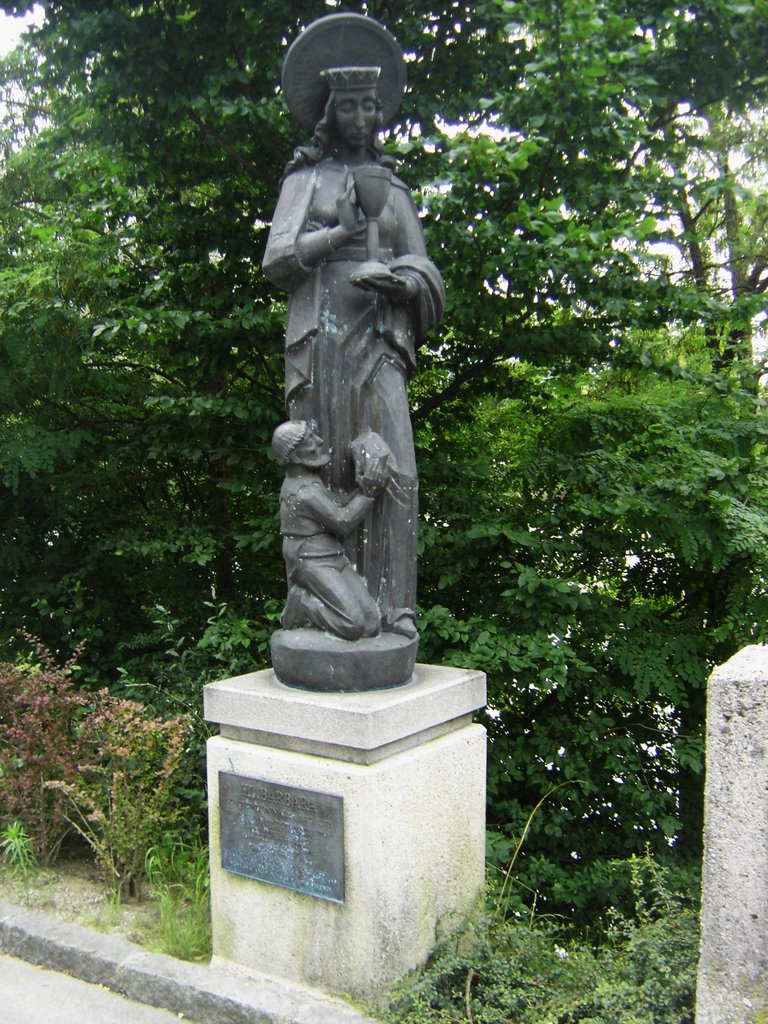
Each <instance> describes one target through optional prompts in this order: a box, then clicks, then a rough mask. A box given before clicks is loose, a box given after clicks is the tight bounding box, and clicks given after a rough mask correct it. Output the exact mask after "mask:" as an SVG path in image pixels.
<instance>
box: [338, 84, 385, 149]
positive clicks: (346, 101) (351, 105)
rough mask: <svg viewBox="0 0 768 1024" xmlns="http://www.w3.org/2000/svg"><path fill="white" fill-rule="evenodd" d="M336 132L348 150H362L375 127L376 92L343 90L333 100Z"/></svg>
mask: <svg viewBox="0 0 768 1024" xmlns="http://www.w3.org/2000/svg"><path fill="white" fill-rule="evenodd" d="M335 111H336V131H337V132H338V135H339V140H340V141H341V142H342V143H343V144H344V145H346V146H349V147H350V149H363V148H364V147H365V146H366V145H367V144H368V141H369V140H370V138H371V136H372V135H373V130H374V128H375V126H376V90H375V89H374V88H372V87H365V88H361V89H345V90H344V91H343V92H339V93H338V94H337V96H336V100H335Z"/></svg>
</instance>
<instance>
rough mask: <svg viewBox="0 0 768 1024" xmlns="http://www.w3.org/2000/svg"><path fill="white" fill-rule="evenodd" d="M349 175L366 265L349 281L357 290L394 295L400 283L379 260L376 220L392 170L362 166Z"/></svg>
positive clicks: (401, 285)
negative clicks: (360, 217) (363, 222)
mask: <svg viewBox="0 0 768 1024" xmlns="http://www.w3.org/2000/svg"><path fill="white" fill-rule="evenodd" d="M352 176H353V179H354V182H355V195H356V196H357V203H358V206H359V207H360V209H361V210H362V211H363V215H364V216H365V220H366V237H365V242H366V256H367V260H366V262H365V263H361V264H360V266H359V267H358V268H357V270H356V271H355V273H354V274H353V275H352V280H353V282H354V283H355V284H356V285H357V286H358V287H359V288H365V289H367V290H368V291H378V292H384V293H385V294H392V295H396V294H397V293H398V292H399V291H400V290H401V289H402V287H403V282H402V281H401V280H400V279H399V278H397V277H396V276H395V275H394V274H393V273H392V271H391V270H390V269H389V268H388V267H387V265H386V264H385V263H382V262H381V260H380V259H379V217H380V216H381V214H382V212H383V210H384V207H385V206H386V205H387V198H388V197H389V187H390V183H391V181H392V171H391V170H390V168H389V167H382V166H381V164H365V165H364V166H362V167H356V168H355V169H354V171H353V172H352Z"/></svg>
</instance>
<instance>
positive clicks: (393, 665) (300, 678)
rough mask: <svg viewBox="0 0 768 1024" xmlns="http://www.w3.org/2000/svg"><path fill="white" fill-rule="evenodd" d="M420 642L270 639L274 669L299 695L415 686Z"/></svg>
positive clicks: (285, 634)
mask: <svg viewBox="0 0 768 1024" xmlns="http://www.w3.org/2000/svg"><path fill="white" fill-rule="evenodd" d="M418 649H419V638H418V636H415V637H406V636H400V635H398V634H397V633H380V634H379V635H378V636H374V637H366V638H363V639H361V640H341V639H340V638H339V637H336V636H332V635H331V634H330V633H323V632H321V631H320V630H318V629H280V630H278V631H277V632H276V633H273V634H272V638H271V640H270V650H271V653H272V668H273V669H274V671H275V675H276V676H277V678H278V679H279V680H280V682H281V683H285V685H286V686H293V687H297V688H298V689H301V690H321V691H324V692H327V693H360V692H361V691H364V690H386V689H389V687H391V686H403V685H404V684H405V683H408V682H410V681H411V679H412V677H413V667H414V665H415V664H416V654H417V652H418Z"/></svg>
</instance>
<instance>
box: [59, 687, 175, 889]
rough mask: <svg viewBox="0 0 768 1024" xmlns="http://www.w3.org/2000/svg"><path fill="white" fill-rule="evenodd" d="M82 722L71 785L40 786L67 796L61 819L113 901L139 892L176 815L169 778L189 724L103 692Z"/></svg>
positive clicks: (173, 791) (99, 694)
mask: <svg viewBox="0 0 768 1024" xmlns="http://www.w3.org/2000/svg"><path fill="white" fill-rule="evenodd" d="M95 697H96V703H95V707H94V708H93V710H91V711H89V713H88V714H87V715H86V716H85V718H84V719H83V723H82V726H81V733H80V735H81V742H82V745H83V748H84V751H83V752H84V761H83V763H81V764H79V765H78V776H77V779H76V780H75V781H71V782H58V781H52V782H49V783H47V788H49V789H53V790H54V791H55V792H58V793H62V794H64V795H65V796H66V798H67V802H68V811H67V813H66V814H65V817H66V820H67V821H68V822H69V823H70V824H71V826H72V827H73V828H74V829H75V830H76V831H77V832H79V833H80V835H81V836H82V837H83V838H84V839H85V840H86V842H87V843H88V844H89V846H90V847H91V849H92V850H93V852H94V853H95V855H96V859H97V863H98V864H99V866H100V867H101V869H102V871H103V872H104V875H105V877H106V880H107V882H108V884H109V885H110V887H111V888H112V889H113V890H114V891H115V893H117V894H118V895H124V894H135V893H137V892H140V890H141V886H142V883H143V881H144V878H145V877H146V871H147V863H146V861H147V854H148V852H149V850H150V849H152V847H153V846H155V844H156V843H157V842H158V841H159V840H160V838H161V837H162V836H163V834H164V833H165V832H166V831H167V830H169V829H172V828H173V825H174V823H175V822H176V821H177V820H178V818H179V816H180V814H181V810H182V809H181V807H180V805H179V800H178V793H177V790H176V785H175V783H176V778H175V776H176V773H177V771H178V768H179V764H180V762H181V757H182V752H183V748H184V740H185V735H186V733H187V732H188V730H189V723H188V721H187V720H186V719H185V718H184V717H179V718H175V719H171V720H170V721H162V720H161V719H155V718H150V717H148V716H147V714H146V712H145V711H144V708H143V706H142V705H141V704H138V703H136V702H135V701H129V700H120V699H118V698H116V697H112V696H111V695H110V694H109V693H107V692H106V691H100V692H99V693H98V694H96V695H95Z"/></svg>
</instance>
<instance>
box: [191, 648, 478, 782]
mask: <svg viewBox="0 0 768 1024" xmlns="http://www.w3.org/2000/svg"><path fill="white" fill-rule="evenodd" d="M485 702H486V684H485V674H484V673H483V672H477V671H473V670H469V669H461V668H445V667H443V666H434V665H416V668H415V671H414V673H413V680H412V682H410V683H408V684H407V685H405V686H398V687H395V688H393V689H389V690H370V691H365V692H360V693H320V692H315V691H304V690H297V689H294V688H292V687H289V686H285V685H283V684H282V683H281V682H280V681H279V680H278V678H277V676H276V675H275V673H274V671H272V669H264V670H263V671H260V672H251V673H248V674H247V675H242V676H236V677H233V678H232V679H224V680H221V681H220V682H216V683H209V684H208V685H207V686H206V687H205V691H204V715H205V718H206V720H207V721H209V722H216V723H218V724H219V726H220V728H221V734H222V735H223V736H229V737H230V738H233V739H240V740H244V741H247V742H256V743H261V744H264V745H266V746H274V747H282V748H284V749H289V750H296V751H301V752H304V753H311V754H321V755H323V756H329V757H335V758H339V759H341V760H348V761H357V762H360V763H372V762H374V761H376V760H379V759H380V758H381V757H385V756H389V755H390V754H392V753H395V752H397V751H399V750H402V749H406V748H407V747H409V746H412V745H413V744H414V743H416V742H423V741H425V740H427V739H429V738H431V737H432V736H438V735H442V734H444V733H445V732H448V731H450V730H451V729H453V728H459V727H460V726H462V725H465V724H467V722H468V721H469V720H470V719H471V716H472V714H473V713H474V712H475V711H476V710H478V709H479V708H482V707H484V706H485Z"/></svg>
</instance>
